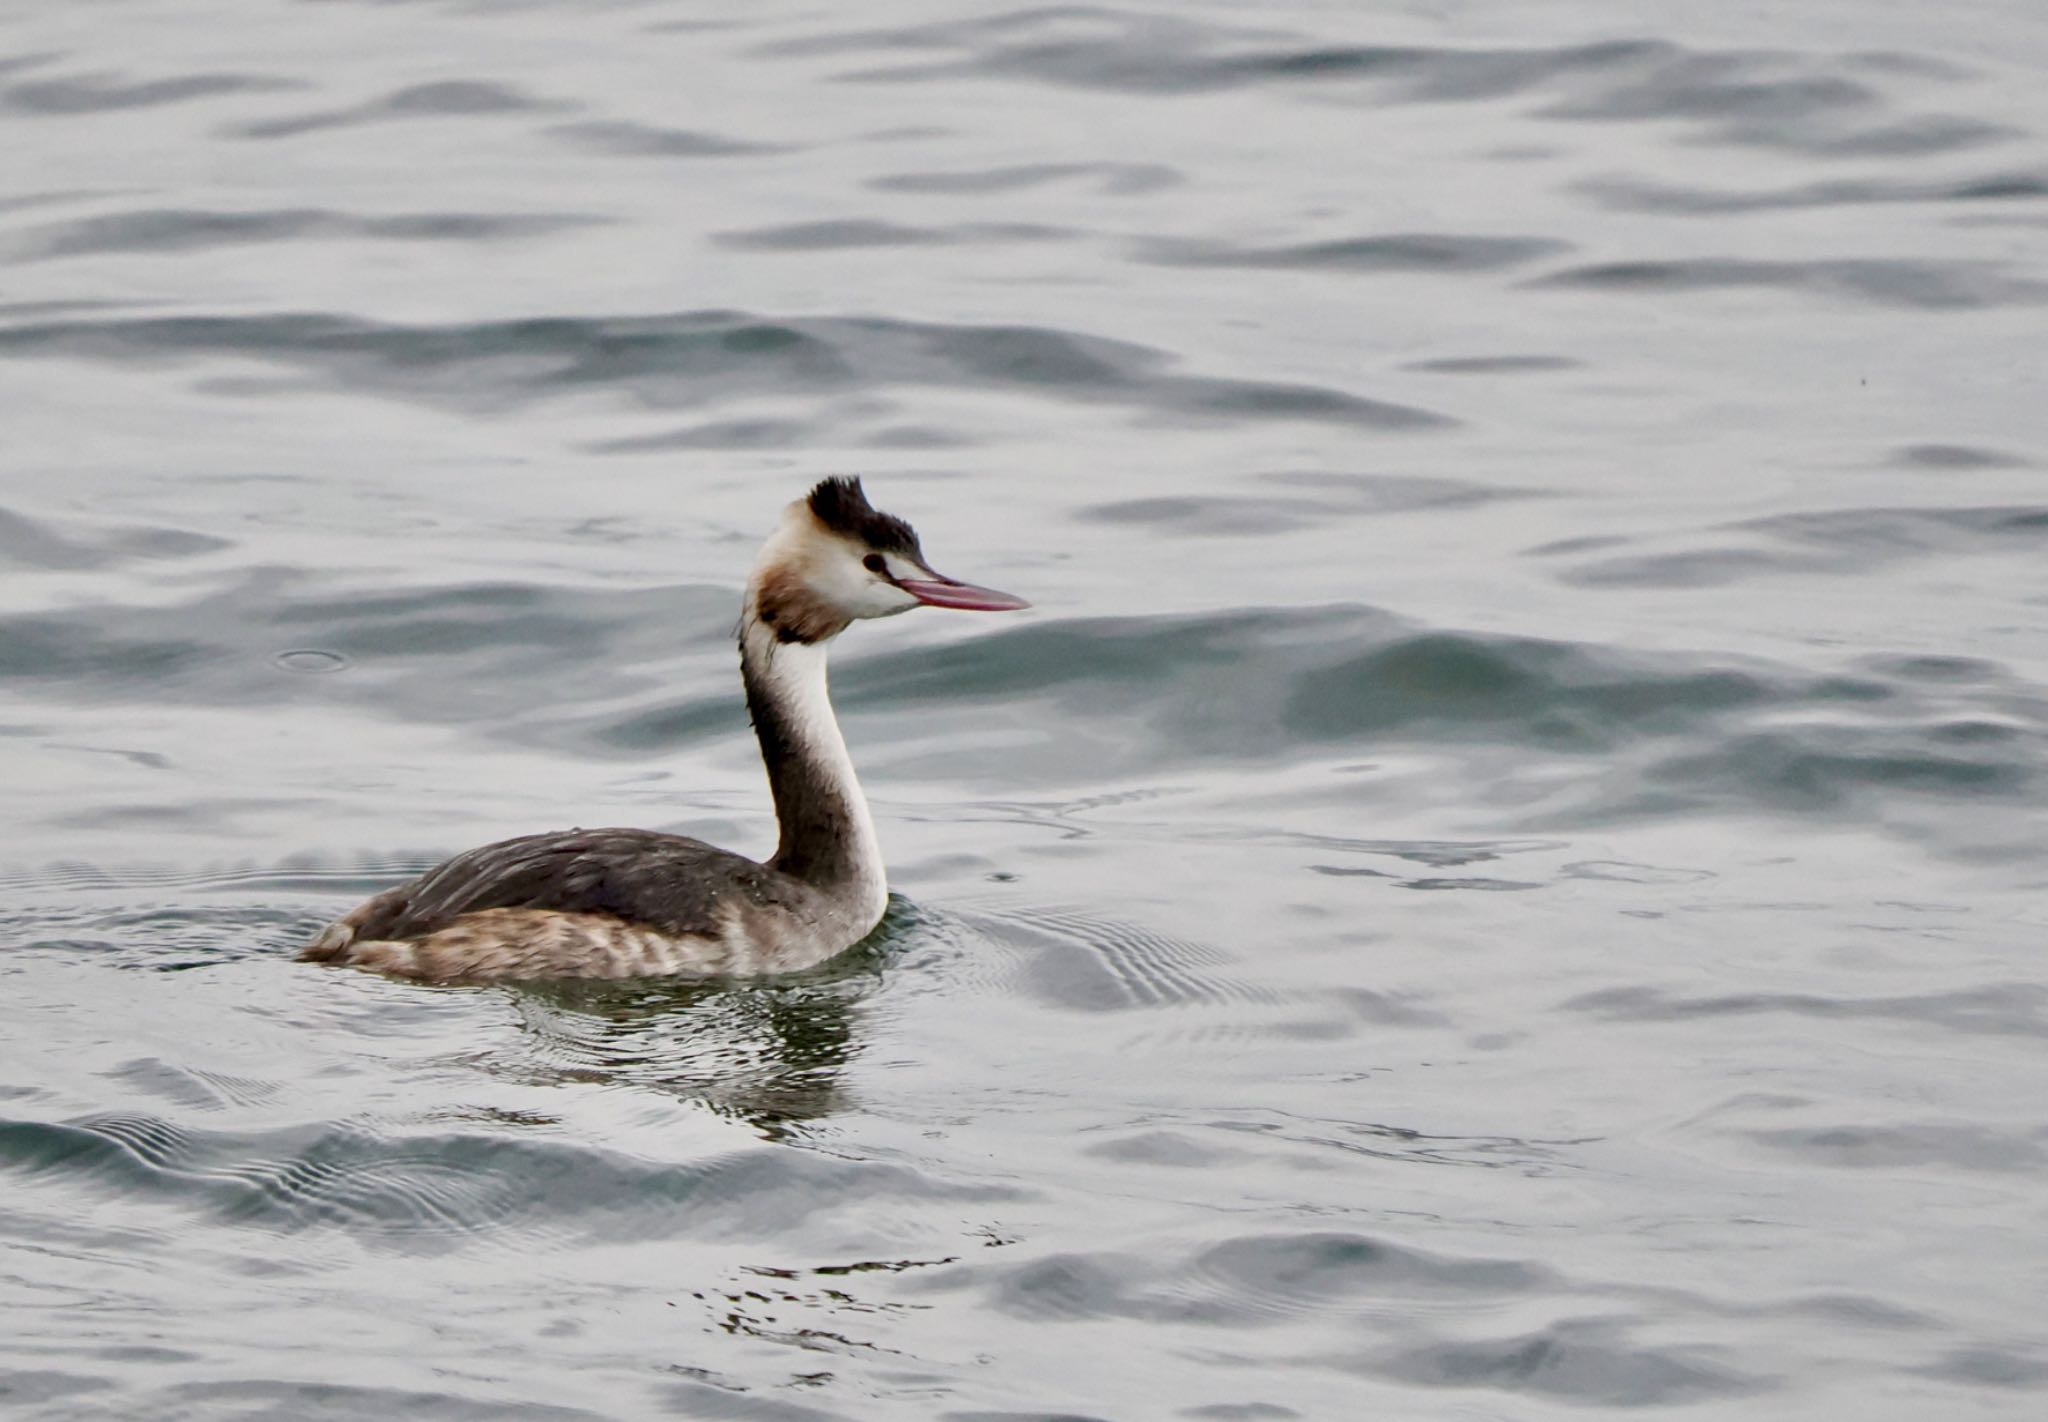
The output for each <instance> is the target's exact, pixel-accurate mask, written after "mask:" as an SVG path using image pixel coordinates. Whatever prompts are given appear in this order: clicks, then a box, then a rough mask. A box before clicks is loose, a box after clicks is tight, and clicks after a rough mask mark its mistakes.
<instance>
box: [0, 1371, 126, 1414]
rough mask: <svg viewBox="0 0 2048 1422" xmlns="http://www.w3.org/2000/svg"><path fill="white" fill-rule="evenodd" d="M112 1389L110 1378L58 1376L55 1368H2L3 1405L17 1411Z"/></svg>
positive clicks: (0, 1399) (0, 1374)
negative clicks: (18, 1408) (14, 1407)
mask: <svg viewBox="0 0 2048 1422" xmlns="http://www.w3.org/2000/svg"><path fill="white" fill-rule="evenodd" d="M112 1386H114V1384H113V1382H112V1380H111V1379H108V1378H96V1377H87V1376H86V1375H84V1374H82V1373H64V1372H58V1371H56V1370H55V1369H53V1368H0V1403H5V1404H10V1405H12V1406H16V1407H35V1406H39V1405H41V1404H44V1403H51V1402H56V1401H58V1400H59V1399H63V1398H76V1397H78V1396H79V1395H81V1394H83V1393H89V1392H104V1391H106V1390H107V1389H108V1388H110V1387H112Z"/></svg>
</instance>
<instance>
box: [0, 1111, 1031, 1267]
mask: <svg viewBox="0 0 2048 1422" xmlns="http://www.w3.org/2000/svg"><path fill="white" fill-rule="evenodd" d="M0 1173H4V1174H6V1175H9V1176H11V1177H13V1178H14V1179H15V1180H17V1181H18V1182H21V1183H23V1184H28V1183H34V1184H36V1185H38V1186H40V1187H44V1188H49V1187H55V1188H59V1189H62V1190H65V1191H70V1192H85V1193H90V1194H110V1195H113V1196H117V1197H127V1198H131V1199H138V1200H156V1201H162V1202H165V1203H175V1204H177V1205H180V1206H182V1207H183V1208H184V1209H186V1210H188V1211H189V1212H191V1213H192V1214H193V1215H195V1216H197V1217H198V1218H200V1219H203V1220H206V1221H208V1222H210V1223H213V1224H223V1225H233V1226H239V1227H249V1226H258V1227H263V1228H267V1229H272V1230H279V1231H284V1232H287V1233H291V1232H298V1231H303V1230H310V1229H333V1230H339V1231H341V1232H343V1233H345V1234H347V1235H349V1236H351V1237H353V1238H355V1239H357V1240H359V1241H362V1242H364V1243H366V1244H371V1245H375V1246H378V1247H380V1248H397V1249H403V1250H405V1251H408V1252H419V1253H440V1252H445V1251H447V1250H451V1249H456V1248H461V1247H464V1246H466V1245H468V1244H471V1243H474V1242H477V1241H489V1242H492V1243H497V1244H502V1245H516V1244H518V1243H520V1242H521V1241H523V1240H524V1241H531V1240H535V1239H539V1238H545V1237H548V1236H551V1235H553V1236H559V1235H562V1234H565V1233H566V1234H568V1235H572V1236H576V1237H580V1238H583V1239H587V1240H590V1241H593V1242H594V1241H602V1240H609V1241H615V1242H630V1241H642V1242H644V1241H646V1240H650V1239H657V1238H662V1237H667V1236H672V1235H674V1234H675V1233H677V1232H678V1231H684V1232H687V1233H688V1234H689V1235H690V1236H692V1237H695V1238H700V1239H701V1238H716V1237H719V1236H721V1235H730V1234H736V1233H744V1234H751V1233H757V1232H760V1231H763V1230H768V1231H775V1230H782V1229H787V1228H789V1227H790V1226H791V1225H792V1224H793V1223H795V1222H799V1221H802V1220H804V1219H806V1218H808V1217H810V1216H811V1215H812V1214H814V1213H816V1212H821V1211H831V1210H833V1209H837V1208H842V1207H844V1206H845V1205H847V1204H849V1203H851V1202H853V1201H856V1200H868V1201H872V1200H877V1199H884V1198H886V1199H893V1200H898V1201H901V1202H903V1203H904V1204H905V1205H906V1206H908V1205H911V1204H914V1203H916V1202H925V1203H928V1204H938V1203H942V1202H952V1203H955V1204H960V1203H968V1202H977V1203H983V1204H986V1203H990V1202H996V1201H1015V1200H1017V1199H1019V1198H1020V1196H1019V1195H1018V1193H1017V1192H1016V1191H1014V1190H1011V1189H1007V1188H1000V1187H994V1186H953V1185H946V1184H942V1183H940V1182H938V1181H935V1180H933V1179H931V1178H930V1177H928V1176H926V1175H924V1174H922V1173H920V1172H918V1171H915V1170H912V1169H910V1168H908V1167H904V1166H895V1165H883V1164H877V1163H869V1162H857V1161H852V1160H843V1159H835V1158H831V1157H826V1156H823V1155H819V1154H815V1153H812V1152H805V1151H794V1150H788V1149H780V1148H775V1147H759V1148H755V1149H750V1150H746V1151H742V1152H738V1153H734V1154H728V1155H723V1156H717V1157H710V1158H706V1159H701V1160H696V1161H690V1162H687V1163H663V1162H658V1161H652V1160H643V1159H638V1158H634V1157H630V1156H626V1155H622V1154H617V1153H613V1152H610V1151H606V1150H603V1149H600V1148H597V1147H593V1146H591V1145H589V1144H587V1143H577V1142H571V1141H565V1140H558V1139H554V1138H551V1137H548V1136H542V1135H537V1134H534V1133H530V1132H529V1133H520V1134H508V1133H504V1132H499V1133H495V1134H483V1133H477V1132H432V1133H428V1132H418V1131H415V1132H413V1133H410V1134H407V1135H403V1136H384V1135H380V1134H378V1133H377V1132H375V1131H373V1130H371V1129H369V1128H367V1127H362V1126H352V1125H348V1124H345V1123H320V1124H317V1125H306V1126H292V1127H284V1128H278V1129H273V1130H267V1131H253V1132H233V1131H202V1130H197V1129H194V1128H191V1127H182V1126H178V1125H175V1124H173V1123H171V1122H169V1121H166V1120H163V1119H160V1118H156V1117H150V1116H143V1115H139V1114H122V1115H101V1116H92V1117H80V1118H77V1119H75V1120H70V1121H25V1120H6V1121H0Z"/></svg>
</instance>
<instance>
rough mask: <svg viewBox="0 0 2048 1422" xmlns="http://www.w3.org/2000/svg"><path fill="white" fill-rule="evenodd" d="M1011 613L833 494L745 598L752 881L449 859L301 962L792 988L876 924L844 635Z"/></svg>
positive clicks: (553, 838) (666, 857)
mask: <svg viewBox="0 0 2048 1422" xmlns="http://www.w3.org/2000/svg"><path fill="white" fill-rule="evenodd" d="M920 604H923V605H927V606H931V607H957V608H964V609H966V610H968V611H972V612H1004V611H1009V610H1011V609H1014V608H1020V607H1028V606H1030V604H1029V603H1027V602H1025V601H1024V600H1023V599H1022V598H1017V597H1012V596H1010V595H1009V594H1008V593H1001V592H996V591H995V590H994V589H992V588H978V587H975V586H974V585H973V584H972V583H962V582H956V581H955V580H954V579H952V578H947V577H941V576H940V575H939V574H937V573H935V572H933V571H932V570H931V568H930V566H929V565H927V564H926V562H925V559H924V552H923V550H922V549H920V548H919V547H918V543H917V534H916V533H915V532H913V531H912V530H911V527H910V525H909V524H907V523H905V522H904V521H903V520H902V519H900V518H892V517H890V516H889V515H888V514H885V513H878V512H877V511H876V510H875V509H874V508H873V507H872V506H871V505H870V504H869V503H868V500H867V495H866V494H865V493H864V492H862V490H861V486H860V480H858V479H847V478H835V479H827V480H825V481H824V482H823V483H821V484H819V485H818V486H817V487H816V488H815V489H813V490H811V492H810V494H809V495H808V496H806V497H804V498H801V499H798V500H797V501H796V502H795V503H793V504H791V505H790V506H789V507H788V508H787V509H785V510H784V511H783V514H782V522H781V524H780V526H778V527H777V528H776V530H775V532H774V533H773V534H772V535H770V537H769V539H768V542H767V543H766V544H765V545H764V546H763V547H762V549H761V554H760V556H759V557H758V558H757V559H755V561H754V570H753V573H752V574H751V575H750V576H749V577H748V579H747V591H746V604H745V607H744V608H743V610H742V611H741V613H740V626H739V641H740V681H741V683H742V684H743V685H744V686H745V688H746V694H747V710H748V712H749V714H750V715H751V716H752V717H753V722H754V734H755V736H757V737H758V738H759V739H760V742H761V758H762V759H763V760H764V761H766V762H767V766H768V784H769V788H770V790H771V791H772V793H773V795H774V799H775V818H776V822H777V824H778V825H779V826H780V829H781V840H780V842H779V843H778V844H777V845H776V847H775V855H774V857H773V858H771V859H769V860H768V862H767V863H765V864H757V863H755V862H754V861H753V860H751V859H746V858H743V857H742V856H740V855H737V854H733V853H731V852H729V851H727V850H723V849H716V848H714V847H712V846H711V845H708V844H705V843H703V842H702V841H701V840H695V839H685V838H683V837H682V836H680V835H672V834H657V833H656V832H654V831H653V830H642V829H595V830H582V829H579V830H567V831H562V832H558V833H555V834H531V835H525V836H523V837H521V838H519V839H508V840H505V841H503V842H502V843H498V844H487V845H485V846H484V847H483V848H481V849H472V850H470V851H469V852H468V853H467V854H458V855H456V856H455V857H454V858H453V859H450V860H449V861H448V862H447V863H445V864H442V865H441V866H439V867H438V868H435V869H430V870H428V871H427V872H426V873H425V874H422V875H421V876H420V877H419V878H417V879H414V880H413V881H412V882H411V883H408V884H401V885H399V886H398V887H397V888H395V889H386V890H385V891H384V892H383V893H381V894H378V895H377V896H376V897H375V898H373V899H370V900H369V901H368V902H366V903H363V904H361V905H359V906H358V907H357V908H356V909H355V910H354V911H352V912H350V913H348V914H346V915H344V916H343V917H342V918H340V919H338V920H336V921H335V922H334V923H332V924H330V925H329V926H328V927H327V929H326V930H325V931H324V932H322V933H321V934H320V936H319V937H318V938H315V939H314V940H313V942H312V943H311V944H309V945H308V946H307V947H306V949H305V950H304V951H303V952H302V953H300V955H299V956H300V958H301V959H302V960H304V961H307V962H314V963H339V964H344V965H346V966H349V967H355V968H368V969H371V970H373V971H376V972H382V973H390V974H392V975H393V976H396V977H404V978H416V979H420V980H422V981H427V982H490V981H505V980H509V979H518V978H628V977H643V976H657V975H661V974H693V975H711V974H750V973H777V972H788V971H791V970H793V969H798V968H806V967H810V966H811V965H812V964H815V963H821V962H823V961H824V960H825V959H827V958H830V957H832V956H833V955H834V954H836V953H839V952H842V951H844V950H845V949H847V948H849V947H851V946H852V945H853V944H855V943H858V942H859V941H860V940H861V939H862V938H865V937H866V936H867V935H868V933H869V932H870V931H871V930H872V929H873V928H874V926H875V925H876V924H877V923H880V922H881V920H882V911H883V910H884V909H885V908H886V907H887V906H888V901H889V888H888V882H887V879H886V877H885V876H884V873H883V869H882V851H881V845H880V844H879V842H878V841H877V840H876V837H875V824H874V820H873V819H872V818H871V817H870V816H869V814H868V802H867V799H866V797H865V796H863V795H862V794H861V790H860V781H859V780H858V779H856V778H855V776H854V773H853V762H852V761H851V760H850V759H849V758H848V757H847V754H846V742H845V740H844V739H842V738H841V736H840V734H839V722H838V719H837V718H836V717H834V716H833V714H832V700H831V697H830V696H829V695H828V693H827V691H826V686H825V648H826V644H827V643H829V642H830V641H831V640H832V639H833V638H834V637H837V636H838V635H839V634H840V633H841V632H843V631H845V630H846V628H847V627H848V626H849V625H850V624H851V623H852V622H853V621H854V620H855V619H856V618H864V617H891V616H894V615H895V614H896V613H899V612H908V611H910V609H911V608H913V607H917V606H919V605H920Z"/></svg>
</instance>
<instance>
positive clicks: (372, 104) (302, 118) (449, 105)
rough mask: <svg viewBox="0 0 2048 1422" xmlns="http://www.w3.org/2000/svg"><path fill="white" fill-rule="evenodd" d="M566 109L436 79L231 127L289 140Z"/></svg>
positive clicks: (476, 82) (506, 88) (510, 92)
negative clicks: (378, 126) (347, 103)
mask: <svg viewBox="0 0 2048 1422" xmlns="http://www.w3.org/2000/svg"><path fill="white" fill-rule="evenodd" d="M565 107H573V106H572V105H564V104H561V103H558V102H554V101H551V100H545V99H537V98H534V97H533V96H532V95H530V94H526V93H524V92H522V91H520V90H518V89H515V88H513V87H512V86H510V85H508V84H497V83H492V82H490V81H488V80H482V79H441V80H436V81H434V82H432V83H427V84H411V85H407V86H406V87H405V88H402V89H394V90H392V91H391V92H390V93H388V94H386V95H384V96H383V97H382V98H378V99H371V100H369V101H368V102H366V103H362V104H357V105H355V106H354V107H352V108H345V109H327V110H322V111H320V112H317V113H307V114H298V115H295V116H293V117H290V118H275V119H263V120H259V121H256V122H253V123H243V124H237V125H235V126H234V127H233V128H232V129H230V130H229V132H231V133H233V134H234V135H236V136H238V137H241V138H291V137H296V136H297V135H299V134H302V133H314V132H317V131H319V130H322V129H332V128H352V127H356V126H359V125H362V124H374V123H390V122H396V121H401V120H411V119H449V118H491V117H496V116H499V115H503V114H530V113H549V112H555V111H559V110H561V109H563V108H565Z"/></svg>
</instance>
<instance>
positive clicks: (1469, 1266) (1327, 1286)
mask: <svg viewBox="0 0 2048 1422" xmlns="http://www.w3.org/2000/svg"><path fill="white" fill-rule="evenodd" d="M971 1281H972V1282H975V1283H979V1284H980V1285H981V1286H982V1287H984V1288H986V1289H988V1290H989V1292H990V1293H991V1294H992V1295H993V1297H992V1299H991V1302H992V1303H993V1305H994V1306H995V1307H996V1308H998V1309H999V1310H1001V1311H1002V1312H1004V1313H1007V1314H1010V1315H1012V1316H1014V1317H1019V1318H1026V1319H1041V1320H1049V1319H1076V1320H1077V1319H1084V1318H1093V1319H1107V1318H1126V1319H1139V1320H1144V1321H1149V1322H1171V1323H1185V1324H1196V1325H1207V1326H1211V1327H1219V1328H1245V1327H1254V1328H1257V1327H1275V1326H1285V1325H1287V1324H1289V1323H1291V1322H1293V1321H1294V1320H1296V1319H1299V1318H1302V1317H1306V1316H1318V1317H1324V1318H1328V1317H1331V1316H1341V1315H1343V1314H1346V1313H1351V1314H1356V1315H1358V1316H1361V1317H1371V1316H1376V1315H1378V1314H1380V1313H1381V1312H1382V1311H1383V1310H1384V1309H1386V1308H1387V1307H1390V1306H1391V1307H1401V1308H1404V1309H1405V1308H1406V1307H1409V1306H1412V1305H1414V1304H1415V1303H1418V1302H1426V1303H1438V1302H1442V1301H1460V1302H1465V1303H1471V1304H1479V1303H1494V1304H1497V1303H1499V1302H1502V1301H1505V1300H1508V1299H1513V1298H1516V1297H1522V1296H1529V1295H1537V1294H1541V1293H1544V1292H1549V1291H1553V1290H1556V1289H1558V1288H1561V1287H1563V1281H1562V1280H1561V1279H1560V1278H1559V1277H1558V1276H1557V1275H1555V1274H1554V1273H1553V1272H1552V1271H1550V1270H1549V1269H1546V1268H1543V1267H1541V1266H1539V1265H1533V1264H1528V1263H1524V1262H1522V1261H1519V1260H1508V1259H1467V1258H1458V1257H1456V1256H1452V1255H1446V1254H1436V1253H1432V1252H1430V1251H1427V1250H1423V1249H1418V1248H1415V1247H1413V1246H1410V1245H1404V1244H1398V1243H1395V1242H1393V1241H1391V1240H1388V1239H1382V1238H1375V1237H1373V1236H1371V1235H1364V1234H1355V1233H1348V1232H1342V1231H1335V1230H1325V1231H1307V1232H1287V1233H1274V1234H1251V1235H1239V1236H1236V1237H1232V1238H1229V1239H1225V1240H1222V1241H1220V1242H1217V1243H1215V1244H1211V1245H1209V1246H1207V1247H1205V1248H1203V1249H1201V1250H1200V1251H1199V1252H1196V1253H1194V1254H1193V1255H1191V1256H1189V1257H1187V1258H1185V1259H1183V1260H1179V1261H1164V1260H1159V1259H1154V1258H1146V1257H1140V1256H1135V1255H1121V1254H1108V1253H1104V1254H1057V1255H1052V1256H1049V1257H1045V1258H1039V1259H1032V1260H1028V1261H1024V1262H1021V1263H1018V1264H1014V1265H1010V1266H1007V1267H1005V1268H1002V1269H999V1270H996V1271H994V1272H993V1273H990V1272H988V1271H985V1270H978V1271H975V1275H974V1276H972V1278H971ZM927 1282H928V1283H929V1284H931V1285H933V1286H934V1287H941V1288H956V1287H959V1286H960V1284H962V1283H965V1282H970V1279H968V1278H963V1277H960V1276H954V1277H952V1278H947V1279H933V1280H930V1281H927Z"/></svg>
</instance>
